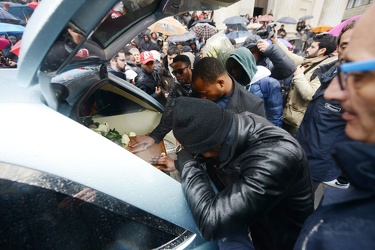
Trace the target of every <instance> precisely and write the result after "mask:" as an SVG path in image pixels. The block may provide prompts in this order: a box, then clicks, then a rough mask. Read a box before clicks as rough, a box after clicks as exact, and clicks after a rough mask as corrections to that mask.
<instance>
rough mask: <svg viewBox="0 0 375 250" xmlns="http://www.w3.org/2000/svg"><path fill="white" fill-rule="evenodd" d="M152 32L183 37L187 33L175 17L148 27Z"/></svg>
mask: <svg viewBox="0 0 375 250" xmlns="http://www.w3.org/2000/svg"><path fill="white" fill-rule="evenodd" d="M148 29H149V30H151V32H160V33H163V35H167V36H171V35H179V34H180V35H182V34H184V33H185V32H186V29H185V27H184V26H183V25H182V24H181V23H180V22H179V21H177V20H176V19H174V18H173V17H166V18H163V19H161V20H159V21H157V22H156V23H154V24H153V25H151V26H150V27H148Z"/></svg>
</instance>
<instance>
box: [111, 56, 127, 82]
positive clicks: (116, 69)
mask: <svg viewBox="0 0 375 250" xmlns="http://www.w3.org/2000/svg"><path fill="white" fill-rule="evenodd" d="M125 67H126V58H125V52H124V51H123V50H120V51H119V52H117V54H116V55H115V56H114V57H112V59H111V60H110V61H109V65H108V66H107V71H108V73H110V74H113V75H115V76H117V77H120V78H122V79H124V80H125V78H126V77H125Z"/></svg>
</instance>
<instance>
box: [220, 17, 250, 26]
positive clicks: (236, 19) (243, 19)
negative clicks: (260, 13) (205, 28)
mask: <svg viewBox="0 0 375 250" xmlns="http://www.w3.org/2000/svg"><path fill="white" fill-rule="evenodd" d="M248 22H249V20H248V19H247V18H246V17H242V16H232V17H228V18H226V19H225V20H224V22H223V23H225V24H227V25H228V24H238V23H243V24H246V23H248Z"/></svg>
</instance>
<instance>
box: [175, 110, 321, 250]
mask: <svg viewBox="0 0 375 250" xmlns="http://www.w3.org/2000/svg"><path fill="white" fill-rule="evenodd" d="M232 115H233V119H234V122H233V123H232V127H231V128H230V129H229V132H228V131H221V132H224V133H228V136H227V138H226V140H225V144H224V145H223V146H222V147H221V150H220V164H218V165H217V166H216V168H215V174H216V177H217V179H218V180H219V181H221V183H222V184H223V186H224V187H223V189H220V190H219V192H218V193H215V191H214V190H213V189H212V187H211V185H210V181H209V179H208V178H207V173H206V170H205V164H204V162H203V161H202V160H200V159H199V158H197V157H195V158H193V157H191V155H190V154H189V153H188V152H186V150H183V151H181V152H180V153H179V154H178V166H181V168H180V169H179V170H180V172H181V177H182V186H183V189H184V192H185V194H186V198H187V201H188V204H189V206H190V209H191V211H192V214H193V217H194V219H195V223H196V225H197V227H198V228H199V231H200V233H201V234H202V236H203V238H204V239H206V240H217V239H221V238H224V237H228V236H231V235H236V234H242V233H243V230H242V229H243V228H246V227H247V228H249V229H250V231H251V237H252V240H253V243H254V246H255V247H256V249H262V250H263V249H270V250H277V249H292V248H293V245H294V243H295V241H296V239H297V237H298V235H299V233H300V230H301V228H302V225H303V223H304V221H305V219H306V218H307V217H308V216H309V215H310V214H311V213H312V212H313V209H314V207H313V193H312V189H311V180H310V175H309V168H308V162H307V159H306V157H305V154H304V152H303V150H302V148H301V147H300V146H299V144H298V143H297V141H296V140H295V139H294V138H293V137H291V136H290V135H289V134H288V133H287V132H286V131H284V130H283V129H281V128H279V127H276V126H272V125H271V123H269V122H268V121H266V120H265V119H264V118H262V117H259V116H257V115H254V114H251V113H249V112H246V113H243V114H232Z"/></svg>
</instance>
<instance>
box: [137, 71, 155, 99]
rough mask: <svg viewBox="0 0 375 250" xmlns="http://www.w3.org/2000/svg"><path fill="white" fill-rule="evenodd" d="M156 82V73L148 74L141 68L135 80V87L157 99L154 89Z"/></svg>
mask: <svg viewBox="0 0 375 250" xmlns="http://www.w3.org/2000/svg"><path fill="white" fill-rule="evenodd" d="M158 81H159V79H158V75H157V72H156V71H153V72H152V73H148V72H147V71H146V70H144V69H143V68H142V69H141V70H140V72H139V73H138V75H137V76H136V78H135V86H137V87H138V88H140V89H142V90H143V91H144V92H146V93H147V94H149V95H150V96H152V97H154V98H155V99H157V95H156V94H155V88H156V87H157V86H158Z"/></svg>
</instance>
